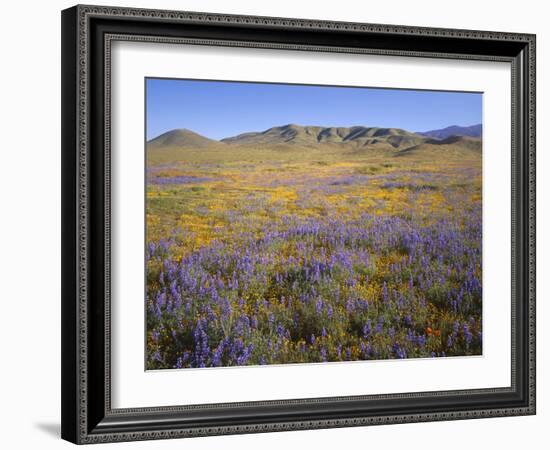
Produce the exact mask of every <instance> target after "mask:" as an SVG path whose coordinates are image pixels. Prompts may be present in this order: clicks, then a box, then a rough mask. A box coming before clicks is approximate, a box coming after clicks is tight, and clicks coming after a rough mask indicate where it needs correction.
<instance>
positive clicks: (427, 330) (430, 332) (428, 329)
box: [426, 327, 432, 336]
mask: <svg viewBox="0 0 550 450" xmlns="http://www.w3.org/2000/svg"><path fill="white" fill-rule="evenodd" d="M426 334H427V335H428V336H431V335H432V329H431V328H430V327H428V328H426Z"/></svg>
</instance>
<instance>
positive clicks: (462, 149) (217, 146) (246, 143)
mask: <svg viewBox="0 0 550 450" xmlns="http://www.w3.org/2000/svg"><path fill="white" fill-rule="evenodd" d="M476 130H477V131H476ZM449 133H454V134H449ZM459 133H462V134H459ZM466 133H470V134H476V133H481V125H476V126H473V127H458V126H452V127H447V128H445V129H442V130H434V131H430V132H425V133H413V132H410V131H407V130H402V129H399V128H380V127H365V126H353V127H321V126H300V125H295V124H288V125H283V126H277V127H272V128H269V129H267V130H264V131H257V132H249V133H243V134H239V135H237V136H233V137H228V138H225V139H222V140H221V141H217V140H213V139H209V138H207V137H204V136H201V135H200V134H198V133H195V132H193V131H191V130H187V129H176V130H171V131H168V132H166V133H164V134H162V135H160V136H158V137H156V138H154V139H152V140H150V141H148V143H147V148H148V150H150V151H151V152H152V153H151V155H158V157H160V160H163V161H164V160H169V159H171V158H174V159H178V160H179V159H182V158H184V157H185V155H186V154H187V153H188V152H189V151H192V152H193V153H194V154H200V153H203V154H204V152H208V153H211V152H210V150H212V151H214V152H216V154H217V152H219V151H227V150H231V153H232V154H234V157H237V153H238V154H239V155H243V154H249V155H250V154H251V153H250V152H253V151H255V150H258V151H259V150H265V151H285V152H291V153H296V151H298V150H299V151H305V150H308V149H309V150H315V151H317V152H327V153H328V152H330V153H333V154H334V153H335V152H336V154H338V153H340V152H348V153H350V152H351V153H353V154H355V155H363V154H364V155H369V154H379V155H380V154H381V155H387V156H395V157H401V158H403V157H421V158H437V159H440V158H441V157H443V156H445V157H456V158H461V157H468V158H470V157H477V156H476V154H479V153H480V152H481V148H482V145H481V139H480V138H479V137H477V136H469V135H467V134H466ZM432 134H433V135H434V136H432ZM447 134H449V135H447ZM197 152H198V153H197ZM212 154H214V153H212ZM157 160H158V158H157Z"/></svg>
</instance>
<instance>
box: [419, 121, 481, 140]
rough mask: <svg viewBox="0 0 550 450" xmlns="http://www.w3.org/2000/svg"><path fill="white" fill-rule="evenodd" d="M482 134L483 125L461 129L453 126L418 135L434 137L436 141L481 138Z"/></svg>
mask: <svg viewBox="0 0 550 450" xmlns="http://www.w3.org/2000/svg"><path fill="white" fill-rule="evenodd" d="M481 132H482V127H481V124H477V125H472V126H469V127H459V126H457V125H451V126H450V127H447V128H441V129H439V130H431V131H423V132H420V133H417V134H419V135H421V136H428V137H433V138H436V139H446V138H448V137H451V136H469V137H475V138H480V137H481Z"/></svg>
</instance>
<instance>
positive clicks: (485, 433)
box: [0, 0, 550, 450]
mask: <svg viewBox="0 0 550 450" xmlns="http://www.w3.org/2000/svg"><path fill="white" fill-rule="evenodd" d="M92 3H93V2H92ZM97 3H100V4H108V5H119V6H136V7H148V8H164V9H180V10H184V9H185V10H193V11H206V12H221V13H234V14H253V15H268V16H287V17H301V18H310V19H328V20H344V21H346V20H347V21H359V22H361V21H362V22H374V23H390V24H403V25H422V26H433V27H450V28H470V29H485V30H497V31H514V32H529V33H536V34H537V38H538V42H537V46H538V51H537V57H538V67H537V72H538V77H537V78H538V95H537V103H538V111H537V116H538V155H537V160H538V161H537V165H538V174H539V176H540V180H539V183H538V197H539V199H540V200H539V201H538V205H537V206H538V256H539V258H538V271H537V272H538V278H539V288H538V317H539V320H538V323H539V330H538V336H537V338H538V415H537V416H535V417H515V418H502V419H483V420H468V421H459V422H441V423H426V424H408V425H391V426H382V427H366V428H344V429H336V430H319V431H301V432H286V433H270V434H257V435H244V436H224V437H211V438H200V439H191V440H175V441H157V442H139V443H125V444H117V446H118V447H117V448H121V449H122V448H136V449H149V448H155V449H164V448H181V447H182V446H185V448H189V449H207V448H220V447H224V448H235V449H236V448H239V449H253V448H254V449H255V448H260V447H261V448H267V449H269V448H274V449H275V448H285V447H286V448H297V447H299V446H308V447H314V448H316V449H325V448H327V449H329V448H330V449H332V448H335V447H342V446H346V447H348V446H349V447H363V448H364V447H367V446H368V447H371V448H381V447H382V448H400V447H403V448H407V449H408V450H413V449H417V448H421V449H426V448H439V449H445V450H451V449H461V450H462V449H465V448H472V449H481V448H499V449H508V448H517V447H519V446H525V447H527V448H542V445H543V444H538V442H546V441H547V433H546V432H545V431H546V430H545V427H544V425H547V424H548V423H550V411H549V409H550V390H549V388H548V384H547V383H545V381H546V380H547V379H548V377H549V370H548V364H549V361H550V354H549V351H548V347H547V345H546V344H547V342H548V340H549V337H550V327H545V326H544V325H545V317H547V316H548V315H549V313H550V308H549V307H548V304H547V303H546V299H547V298H548V296H549V294H550V288H549V287H548V284H546V283H545V282H546V279H545V275H546V274H548V273H549V271H550V263H549V262H548V260H547V259H545V255H546V253H548V251H550V238H549V237H548V234H547V233H546V232H545V229H548V227H550V211H549V209H548V204H549V202H548V201H545V192H548V191H549V190H550V189H549V188H550V177H548V176H544V175H545V172H546V170H548V169H549V168H550V157H549V153H548V151H547V150H548V146H549V145H550V136H549V135H548V128H547V127H546V126H545V125H546V124H547V123H548V122H549V121H550V89H549V88H548V85H547V84H545V83H544V80H546V79H549V77H550V67H549V64H550V58H549V56H548V55H549V50H550V29H549V28H548V25H547V18H548V17H549V15H548V11H547V10H545V3H546V2H542V1H537V0H523V1H522V2H518V1H509V0H500V1H497V0H491V1H486V2H480V1H474V0H460V1H456V2H452V3H451V2H447V3H446V4H444V3H443V2H441V1H437V0H416V1H409V0H385V1H383V2H358V1H354V0H337V1H336V0H331V1H329V0H302V1H301V2H298V1H296V0H278V1H276V2H275V1H271V2H258V1H256V2H255V1H253V0H232V1H231V2H227V1H223V0H179V1H176V0H158V1H152V0H126V1H117V0H110V1H108V2H106V3H104V2H102V1H99V0H98V1H97ZM72 4H73V2H72V1H62V0H52V1H48V2H39V1H26V2H18V3H16V2H10V3H8V4H4V5H3V7H2V26H1V27H0V33H1V39H0V46H1V53H0V54H1V56H2V70H1V71H0V79H1V82H0V116H1V117H0V124H1V130H2V134H1V136H2V141H1V142H2V147H1V150H0V154H1V159H0V161H1V165H0V217H1V219H0V236H1V237H2V240H1V241H0V266H1V270H0V274H1V275H0V283H1V289H0V308H1V309H0V311H1V312H0V339H1V347H0V348H1V353H0V369H1V370H0V415H1V417H0V423H1V424H2V426H1V428H0V444H1V446H2V447H3V448H6V449H15V448H41V449H50V448H69V446H70V445H71V444H68V443H66V442H64V441H61V440H60V438H59V420H60V419H59V417H60V412H59V403H60V381H59V380H60V352H59V348H60V331H59V325H60V318H59V317H60V195H61V194H60V10H61V9H64V8H66V7H69V6H72ZM113 448H114V447H113Z"/></svg>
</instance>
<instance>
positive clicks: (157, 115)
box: [146, 78, 482, 140]
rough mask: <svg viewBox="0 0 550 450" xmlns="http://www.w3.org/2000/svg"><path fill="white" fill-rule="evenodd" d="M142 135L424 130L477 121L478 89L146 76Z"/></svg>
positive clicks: (479, 116)
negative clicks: (289, 128) (303, 128)
mask: <svg viewBox="0 0 550 450" xmlns="http://www.w3.org/2000/svg"><path fill="white" fill-rule="evenodd" d="M146 84H147V94H146V96H147V99H146V102H147V103H146V105H147V108H146V114H147V140H149V139H152V138H154V137H156V136H158V135H160V134H162V133H164V132H166V131H169V130H172V129H175V128H187V129H190V130H193V131H195V132H196V133H199V134H202V135H203V136H206V137H209V138H211V139H222V138H225V137H230V136H235V135H237V134H239V133H244V132H247V131H263V130H266V129H267V128H271V127H273V126H279V125H286V124H289V123H295V124H298V125H319V126H340V127H349V126H354V125H364V126H373V127H394V128H403V129H405V130H409V131H428V130H433V129H438V128H444V127H446V126H449V125H461V126H467V125H474V124H478V123H481V121H482V94H480V93H463V92H443V91H417V90H403V89H375V88H357V87H351V88H349V87H330V86H309V85H286V84H271V83H242V82H220V81H200V80H172V79H157V78H148V79H147V80H146Z"/></svg>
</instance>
